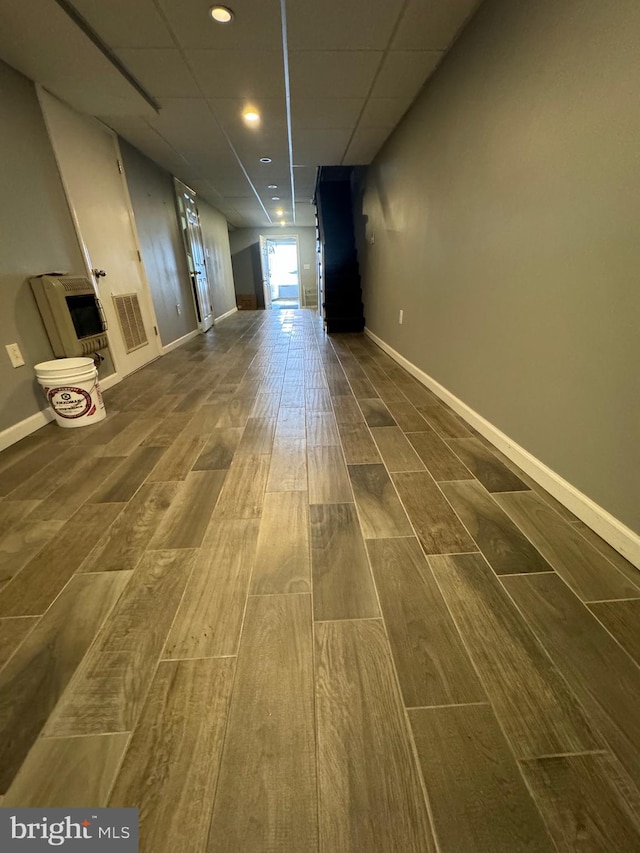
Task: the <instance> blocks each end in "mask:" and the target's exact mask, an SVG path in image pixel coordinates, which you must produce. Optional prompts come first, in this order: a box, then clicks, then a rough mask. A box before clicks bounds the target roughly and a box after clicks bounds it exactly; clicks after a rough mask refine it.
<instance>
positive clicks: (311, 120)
mask: <svg viewBox="0 0 640 853" xmlns="http://www.w3.org/2000/svg"><path fill="white" fill-rule="evenodd" d="M363 105H364V98H292V101H291V117H292V120H293V132H294V134H295V133H296V132H297V131H298V130H307V129H309V130H323V129H327V128H328V129H332V128H347V129H349V130H352V129H353V128H354V127H355V126H356V122H357V121H358V116H359V115H360V111H361V110H362V107H363Z"/></svg>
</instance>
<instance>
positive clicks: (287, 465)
mask: <svg viewBox="0 0 640 853" xmlns="http://www.w3.org/2000/svg"><path fill="white" fill-rule="evenodd" d="M307 485H308V484H307V445H306V441H305V440H304V438H276V439H275V441H274V442H273V450H272V451H271V463H270V465H269V477H268V479H267V492H295V491H304V492H306V490H307Z"/></svg>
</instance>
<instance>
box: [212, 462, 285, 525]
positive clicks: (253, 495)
mask: <svg viewBox="0 0 640 853" xmlns="http://www.w3.org/2000/svg"><path fill="white" fill-rule="evenodd" d="M270 464H271V454H269V453H260V454H255V453H247V454H242V455H240V456H238V455H237V454H236V456H235V457H234V460H233V462H232V463H231V467H230V468H229V471H228V472H227V477H226V480H225V482H224V486H223V487H222V493H221V495H220V497H219V498H218V504H217V506H216V509H215V515H216V517H217V518H219V519H223V518H224V519H229V518H258V517H259V516H260V514H261V512H262V504H263V501H264V492H265V488H266V485H267V477H268V476H269V466H270Z"/></svg>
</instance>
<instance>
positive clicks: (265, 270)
mask: <svg viewBox="0 0 640 853" xmlns="http://www.w3.org/2000/svg"><path fill="white" fill-rule="evenodd" d="M260 265H261V267H262V290H263V291H264V307H265V308H271V307H272V305H271V274H270V270H269V244H268V241H267V238H266V237H265V236H264V234H261V235H260Z"/></svg>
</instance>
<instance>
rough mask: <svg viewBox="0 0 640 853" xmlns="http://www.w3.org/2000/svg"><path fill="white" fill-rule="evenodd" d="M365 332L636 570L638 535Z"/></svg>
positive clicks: (638, 564)
mask: <svg viewBox="0 0 640 853" xmlns="http://www.w3.org/2000/svg"><path fill="white" fill-rule="evenodd" d="M364 333H365V335H367V337H369V338H371V340H372V341H373V342H374V343H375V344H377V345H378V346H379V347H380V349H382V350H384V352H386V353H387V354H388V355H390V356H391V358H392V359H393V360H394V361H397V362H398V364H399V365H401V366H402V367H404V369H405V370H406V371H407V372H408V373H410V374H411V375H412V376H415V378H416V379H417V380H418V381H419V382H421V383H422V384H423V385H425V386H426V387H427V388H428V389H429V390H430V391H433V393H434V394H436V395H437V396H438V397H440V399H441V400H443V401H444V402H445V403H446V404H447V405H448V406H451V408H452V409H453V410H454V411H455V412H456V413H457V414H459V415H460V417H462V418H464V420H465V421H467V423H469V424H471V426H472V427H474V428H475V429H477V430H478V432H479V433H480V434H481V435H483V436H484V437H485V438H486V439H488V440H489V441H490V442H491V443H492V444H493V445H495V446H496V447H497V448H498V450H500V451H502V453H504V455H505V456H507V457H508V458H509V459H510V460H511V461H512V462H514V463H515V464H516V465H518V466H519V467H520V468H522V470H523V471H524V472H525V473H526V474H528V475H529V476H530V477H531V478H532V479H534V480H535V481H536V483H539V484H540V485H541V486H542V487H543V489H546V491H547V492H549V494H551V495H553V497H554V498H555V499H556V500H558V501H560V503H561V504H563V506H566V508H567V509H569V510H571V512H572V513H573V514H574V515H576V516H577V517H578V518H579V519H580V520H581V521H584V523H585V524H586V525H587V526H588V527H590V528H591V529H592V530H595V532H596V533H597V534H598V535H599V536H601V537H602V538H603V539H604V540H605V541H606V542H608V543H609V544H610V545H611V546H612V547H613V548H615V549H616V551H618V552H619V553H620V554H622V556H623V557H625V558H626V559H627V560H629V562H630V563H633V565H634V566H636V567H637V568H639V569H640V536H639V535H638V534H637V533H635V532H634V531H633V530H631V528H629V527H627V526H626V525H625V524H623V523H622V522H621V521H620V520H619V519H617V518H615V516H613V515H611V513H609V512H607V510H606V509H604V508H603V507H601V506H600V505H599V504H597V503H596V502H595V501H593V500H592V499H591V498H590V497H588V496H587V495H585V494H584V493H583V492H581V491H580V490H579V489H577V488H576V487H575V486H573V485H572V484H571V483H569V482H568V481H567V480H565V479H564V478H563V477H561V476H560V474H558V473H556V472H555V471H553V470H552V469H551V468H549V467H548V465H545V464H544V462H541V461H540V459H538V458H537V457H535V456H533V454H531V453H529V451H528V450H525V448H524V447H521V446H520V445H519V444H517V443H516V442H515V441H513V439H511V438H509V436H508V435H506V434H505V433H503V432H502V431H501V430H500V429H498V427H496V426H494V425H493V424H492V423H491V422H490V421H488V420H486V418H483V417H482V415H480V414H478V412H476V411H475V410H474V409H472V408H471V407H470V406H468V405H467V404H466V403H464V402H463V401H462V400H461V399H460V398H459V397H456V396H455V394H452V393H451V391H449V390H448V389H447V388H445V387H444V385H441V384H440V383H439V382H437V381H436V380H435V379H433V378H432V377H431V376H429V374H428V373H425V372H424V371H423V370H421V369H420V368H419V367H416V365H415V364H413V362H411V361H409V359H407V358H405V357H404V356H403V355H401V354H400V353H399V352H398V351H397V350H395V349H393V347H391V346H390V345H389V344H388V343H386V342H385V341H383V340H382V338H379V337H378V336H377V335H376V334H374V333H373V332H372V331H371V330H370V329H367V328H365V330H364Z"/></svg>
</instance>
